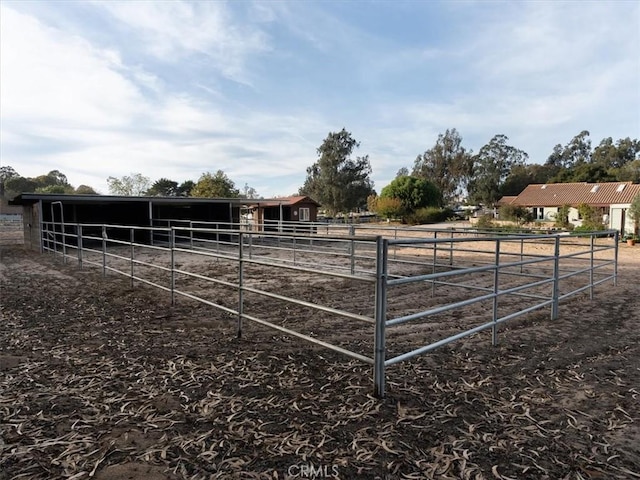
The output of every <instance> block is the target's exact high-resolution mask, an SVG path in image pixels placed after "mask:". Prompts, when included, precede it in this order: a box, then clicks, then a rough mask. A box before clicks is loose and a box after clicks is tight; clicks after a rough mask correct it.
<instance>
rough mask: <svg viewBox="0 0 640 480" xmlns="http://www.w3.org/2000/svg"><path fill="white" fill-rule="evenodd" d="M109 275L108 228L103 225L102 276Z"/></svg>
mask: <svg viewBox="0 0 640 480" xmlns="http://www.w3.org/2000/svg"><path fill="white" fill-rule="evenodd" d="M106 275H107V227H106V225H102V276H103V277H105V276H106Z"/></svg>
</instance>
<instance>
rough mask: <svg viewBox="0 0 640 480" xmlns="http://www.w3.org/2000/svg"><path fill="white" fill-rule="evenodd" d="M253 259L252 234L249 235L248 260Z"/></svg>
mask: <svg viewBox="0 0 640 480" xmlns="http://www.w3.org/2000/svg"><path fill="white" fill-rule="evenodd" d="M252 258H253V233H249V259H250V260H251V259H252Z"/></svg>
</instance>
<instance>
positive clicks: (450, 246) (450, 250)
mask: <svg viewBox="0 0 640 480" xmlns="http://www.w3.org/2000/svg"><path fill="white" fill-rule="evenodd" d="M450 237H451V242H449V265H453V228H451V229H450Z"/></svg>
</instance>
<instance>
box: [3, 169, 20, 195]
mask: <svg viewBox="0 0 640 480" xmlns="http://www.w3.org/2000/svg"><path fill="white" fill-rule="evenodd" d="M19 176H20V175H19V174H18V172H16V171H15V170H14V169H13V167H12V166H10V165H4V166H2V167H0V197H3V196H4V192H5V182H6V181H7V180H9V179H10V178H14V177H19Z"/></svg>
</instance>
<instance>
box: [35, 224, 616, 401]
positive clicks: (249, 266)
mask: <svg viewBox="0 0 640 480" xmlns="http://www.w3.org/2000/svg"><path fill="white" fill-rule="evenodd" d="M52 218H53V216H52ZM166 222H167V223H166V225H164V226H163V225H160V224H159V225H154V226H150V227H140V226H123V225H106V224H105V225H102V224H101V225H95V224H74V223H65V222H64V220H63V219H62V218H61V219H60V221H59V222H55V221H51V222H42V230H41V235H42V238H41V245H42V250H43V251H44V252H50V253H53V254H55V255H61V256H62V259H63V261H64V262H65V263H66V262H67V261H68V260H70V259H75V260H77V262H78V265H79V267H80V268H85V267H86V266H92V267H97V268H100V269H102V274H103V275H105V276H106V275H107V274H108V273H109V272H113V273H115V274H118V275H121V276H124V277H128V278H129V279H130V281H131V286H132V287H133V286H134V284H135V282H139V283H143V284H145V285H149V286H151V287H154V288H159V289H161V290H163V291H167V292H169V293H170V297H171V302H172V304H173V303H175V302H176V301H177V298H186V299H190V300H194V301H197V302H200V303H202V304H204V305H208V306H210V307H213V308H215V309H217V310H220V311H221V312H224V313H225V314H227V315H229V317H230V318H234V319H235V330H236V333H237V335H238V337H240V336H242V334H243V331H244V328H245V326H244V322H246V321H248V322H252V323H255V324H259V325H262V326H265V327H268V328H271V329H274V330H276V331H279V332H281V333H284V334H285V335H288V336H291V337H295V338H297V339H300V340H304V341H306V342H310V343H313V344H315V345H319V346H321V347H324V348H328V349H331V350H333V351H336V352H339V353H341V354H344V355H346V356H348V357H350V358H353V359H356V360H359V361H362V362H365V363H367V364H370V365H372V366H373V383H374V393H375V394H376V395H377V396H379V397H382V396H384V393H385V379H386V376H387V373H386V369H387V367H390V366H392V365H394V364H397V363H400V362H403V361H406V360H409V359H412V358H414V357H416V356H418V355H421V354H424V353H427V352H430V351H432V350H434V349H436V348H438V347H441V346H443V345H447V344H449V343H452V342H454V341H457V340H459V339H462V338H465V337H468V336H470V335H474V334H476V333H479V332H482V331H484V330H489V329H490V330H491V341H492V344H494V345H495V344H497V342H498V333H499V326H500V325H501V324H503V323H505V322H507V321H510V320H512V319H515V318H518V317H521V316H523V315H527V314H530V313H532V312H536V311H540V310H542V309H547V308H549V309H550V318H551V320H555V319H557V317H558V307H559V303H560V302H562V301H563V300H566V299H569V298H571V297H573V296H575V295H578V294H581V293H585V292H588V294H589V296H590V298H593V296H594V288H595V287H596V286H597V285H600V284H603V283H605V282H612V283H613V284H614V285H615V284H616V281H617V258H618V250H617V249H618V233H617V232H616V231H605V232H594V233H586V234H582V235H580V236H572V235H559V234H529V235H524V234H517V235H496V234H494V233H483V232H471V231H468V230H453V229H452V230H447V231H445V233H442V231H441V230H436V229H420V230H419V232H420V234H422V235H424V236H423V237H416V236H413V235H415V234H416V231H417V229H408V230H407V231H402V232H401V231H399V230H397V229H394V230H392V231H391V235H390V236H389V237H388V236H386V234H389V231H387V230H384V229H382V233H384V234H385V235H382V234H380V233H381V231H380V230H381V229H380V228H379V227H375V226H370V225H368V226H367V227H368V228H367V229H365V230H364V231H369V232H372V233H377V235H372V236H357V235H354V232H355V230H354V229H351V227H352V225H347V226H348V227H349V228H350V230H349V234H347V235H333V234H331V233H330V232H329V230H327V231H325V232H323V233H320V232H319V231H318V230H315V231H313V230H309V229H306V230H304V231H302V232H299V231H298V230H296V228H295V227H296V225H299V224H296V225H288V227H291V228H290V230H291V231H289V232H280V231H279V232H270V231H264V230H259V229H258V230H256V229H246V228H245V229H238V228H233V227H237V226H238V224H223V223H214V224H210V223H205V222H195V221H180V222H178V221H173V220H171V221H166ZM159 223H162V222H159ZM337 226H338V227H344V225H337ZM376 228H377V230H376ZM294 230H295V231H294ZM210 262H215V265H216V268H214V269H211V268H202V267H201V265H209V263H210ZM265 270H266V271H267V272H268V276H269V277H272V276H273V277H275V276H277V275H280V274H281V275H283V276H287V275H293V278H295V276H296V275H304V277H305V281H306V282H309V283H311V284H314V282H316V283H317V284H318V285H319V286H318V289H322V288H323V284H324V285H327V282H338V281H346V282H350V283H351V284H353V285H356V289H357V291H358V293H359V295H358V298H356V299H352V302H353V303H352V304H350V306H349V308H347V306H344V305H343V304H341V303H340V301H339V300H340V299H338V300H337V301H336V302H334V303H332V301H331V299H330V298H325V299H324V300H321V299H320V298H319V296H317V295H307V296H306V297H304V296H297V295H296V294H295V292H292V291H286V290H285V291H282V290H277V288H276V287H278V286H277V285H276V287H274V288H276V290H273V289H271V288H270V287H268V286H265V285H264V283H265V282H262V281H261V279H263V277H264V276H265V273H264V271H265ZM427 286H428V287H429V289H427V288H426V287H427ZM216 292H217V294H216ZM256 299H260V300H261V301H263V302H267V303H273V304H278V305H285V306H286V308H288V309H294V310H296V311H299V312H306V313H305V314H304V316H313V315H318V316H319V317H318V318H319V319H320V320H321V321H325V319H331V321H333V322H336V323H335V324H336V325H345V324H347V322H348V325H349V328H352V327H351V326H352V325H354V327H353V328H355V325H358V326H361V327H358V328H362V329H364V330H362V331H363V332H364V335H366V336H367V338H369V339H370V340H369V341H368V342H369V343H368V344H369V345H370V348H371V350H369V352H368V353H367V351H361V350H358V349H356V348H352V347H348V346H345V345H343V344H339V343H340V342H339V340H341V339H340V338H337V339H334V340H327V339H322V338H319V336H318V335H316V334H313V332H311V333H309V332H306V333H305V332H303V331H300V328H296V326H292V327H290V326H289V325H287V326H285V325H284V324H282V322H279V320H278V319H277V318H273V316H271V315H270V312H269V310H271V309H270V308H263V309H262V310H259V311H254V310H255V309H256V307H255V305H257V304H258V302H257V300H256ZM409 300H410V301H409ZM449 316H457V317H458V318H465V319H466V320H465V325H463V326H461V327H460V329H461V330H460V331H456V332H455V333H453V334H450V335H445V336H444V337H443V338H438V334H439V332H438V331H437V328H436V331H435V332H434V330H433V328H432V327H433V326H436V327H437V326H439V325H441V324H443V319H444V322H446V320H448V319H449ZM352 322H355V323H352ZM416 329H417V330H416ZM415 331H421V332H423V333H424V335H422V334H421V338H422V340H421V341H420V342H419V343H418V344H416V342H415V340H411V341H409V340H406V338H407V337H408V336H409V335H408V332H415ZM429 336H433V337H434V338H433V339H431V340H430V341H425V340H424V338H425V337H429ZM347 343H348V342H347ZM365 343H367V342H365Z"/></svg>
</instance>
